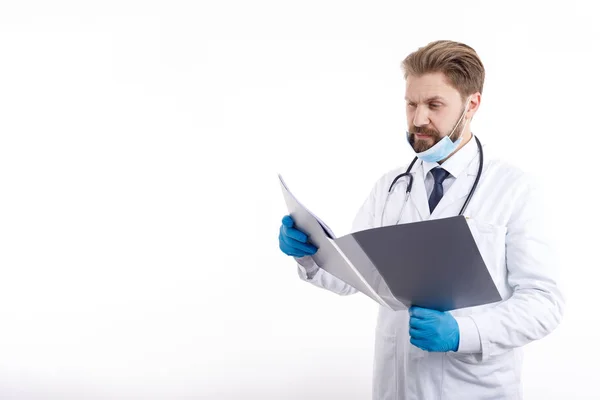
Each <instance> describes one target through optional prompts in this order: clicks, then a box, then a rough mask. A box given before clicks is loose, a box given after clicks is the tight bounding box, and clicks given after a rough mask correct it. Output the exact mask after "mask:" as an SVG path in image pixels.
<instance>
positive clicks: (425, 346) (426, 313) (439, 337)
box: [408, 306, 460, 352]
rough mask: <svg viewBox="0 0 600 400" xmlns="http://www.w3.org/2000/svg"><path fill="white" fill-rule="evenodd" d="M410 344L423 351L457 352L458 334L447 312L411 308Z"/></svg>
mask: <svg viewBox="0 0 600 400" xmlns="http://www.w3.org/2000/svg"><path fill="white" fill-rule="evenodd" d="M408 311H409V313H410V323H409V325H410V331H409V334H410V342H411V343H412V344H413V345H415V346H416V347H418V348H420V349H422V350H425V351H442V352H446V351H457V350H458V344H459V341H460V333H459V329H458V323H457V322H456V319H454V317H453V316H452V314H450V313H449V312H442V311H437V310H430V309H428V308H422V307H414V306H413V307H411V308H410V309H409V310H408Z"/></svg>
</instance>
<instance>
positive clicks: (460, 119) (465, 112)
mask: <svg viewBox="0 0 600 400" xmlns="http://www.w3.org/2000/svg"><path fill="white" fill-rule="evenodd" d="M471 97H472V95H471V96H469V98H468V100H467V103H466V104H465V110H464V111H463V113H462V115H461V116H460V118H459V119H458V121H456V125H454V128H452V132H450V134H449V135H448V139H450V140H452V135H454V130H455V129H456V127H457V126H458V124H460V121H462V119H463V118H464V116H465V115H467V109H468V108H469V103H470V102H471ZM465 126H467V124H465ZM465 126H463V128H462V131H461V132H460V135H459V136H458V138H460V137H461V136H462V135H463V132H464V131H465ZM456 140H458V139H456ZM452 142H455V140H452Z"/></svg>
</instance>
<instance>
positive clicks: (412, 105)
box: [406, 103, 415, 107]
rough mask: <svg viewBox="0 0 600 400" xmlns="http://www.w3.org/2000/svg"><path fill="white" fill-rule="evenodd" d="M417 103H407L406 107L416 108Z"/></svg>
mask: <svg viewBox="0 0 600 400" xmlns="http://www.w3.org/2000/svg"><path fill="white" fill-rule="evenodd" d="M414 106H415V103H406V107H414Z"/></svg>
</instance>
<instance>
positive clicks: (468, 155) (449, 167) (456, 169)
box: [423, 135, 477, 178]
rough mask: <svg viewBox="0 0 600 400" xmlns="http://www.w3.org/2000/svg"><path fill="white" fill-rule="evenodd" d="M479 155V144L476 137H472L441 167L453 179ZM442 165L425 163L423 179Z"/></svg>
mask: <svg viewBox="0 0 600 400" xmlns="http://www.w3.org/2000/svg"><path fill="white" fill-rule="evenodd" d="M476 155H477V143H476V141H475V137H474V135H471V139H469V141H468V142H467V144H465V145H464V146H463V147H461V148H460V150H458V151H457V152H456V153H454V154H453V155H452V157H450V158H449V159H447V160H446V161H445V162H444V163H443V164H442V165H441V166H442V167H444V169H445V170H446V171H448V172H449V173H450V175H452V177H454V178H456V177H458V176H459V175H460V174H461V173H462V172H463V171H464V169H465V168H467V166H468V165H469V163H470V162H471V160H473V157H475V156H476ZM439 166H440V164H439V163H437V162H433V163H432V162H426V161H424V162H423V178H425V177H426V176H427V173H428V172H429V171H431V170H432V169H434V168H436V167H439Z"/></svg>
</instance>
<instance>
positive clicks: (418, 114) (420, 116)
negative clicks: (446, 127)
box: [413, 106, 430, 126]
mask: <svg viewBox="0 0 600 400" xmlns="http://www.w3.org/2000/svg"><path fill="white" fill-rule="evenodd" d="M429 122H430V121H429V114H428V112H427V107H422V106H418V107H417V109H416V110H415V115H414V116H413V125H414V126H426V125H427V124H429Z"/></svg>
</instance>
